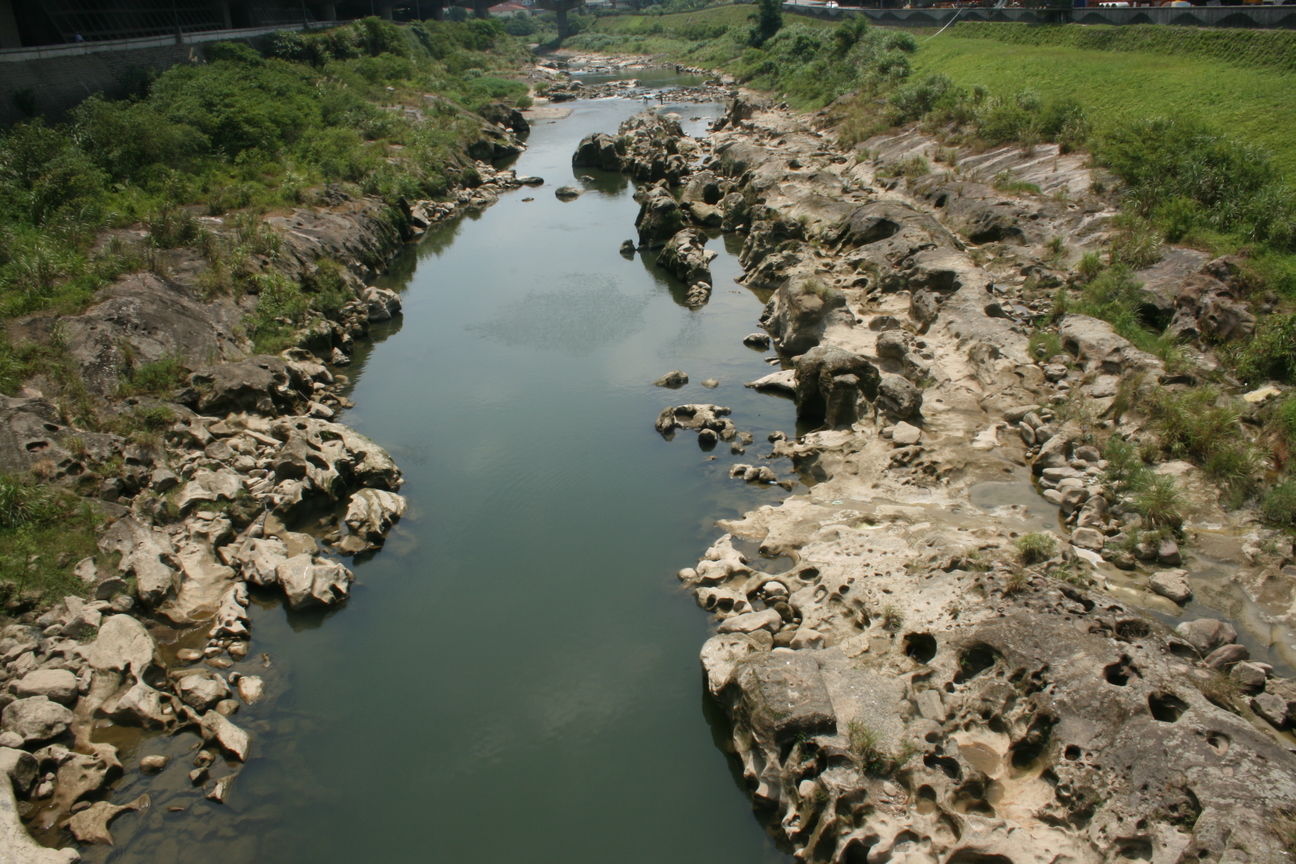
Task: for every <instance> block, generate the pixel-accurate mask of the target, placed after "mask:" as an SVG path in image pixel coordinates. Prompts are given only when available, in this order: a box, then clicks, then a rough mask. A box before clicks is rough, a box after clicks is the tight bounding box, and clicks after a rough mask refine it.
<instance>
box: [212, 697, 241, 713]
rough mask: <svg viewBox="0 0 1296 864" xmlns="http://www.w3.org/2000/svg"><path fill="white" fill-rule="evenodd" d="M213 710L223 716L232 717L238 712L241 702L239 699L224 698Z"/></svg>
mask: <svg viewBox="0 0 1296 864" xmlns="http://www.w3.org/2000/svg"><path fill="white" fill-rule="evenodd" d="M212 710H213V711H215V712H216V713H217V714H220V715H221V716H224V717H232V716H234V714H235V713H237V712H238V710H239V703H238V700H237V699H222V700H220V701H219V702H217V703H216V704H215V706H213V708H212Z"/></svg>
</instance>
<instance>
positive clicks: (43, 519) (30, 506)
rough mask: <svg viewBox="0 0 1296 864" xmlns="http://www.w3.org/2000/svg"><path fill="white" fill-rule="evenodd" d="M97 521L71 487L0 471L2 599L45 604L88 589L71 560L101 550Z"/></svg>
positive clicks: (88, 507)
mask: <svg viewBox="0 0 1296 864" xmlns="http://www.w3.org/2000/svg"><path fill="white" fill-rule="evenodd" d="M97 524H98V518H97V516H96V515H95V513H94V511H93V510H92V508H91V507H90V505H89V504H87V503H86V502H84V501H82V500H80V499H78V498H77V497H76V496H75V495H74V494H73V493H71V492H70V491H67V490H60V489H54V488H52V487H50V486H48V485H44V484H40V483H39V482H38V481H36V480H35V478H33V477H22V476H17V475H12V474H8V475H0V601H4V602H13V601H17V603H18V604H20V605H26V606H31V605H42V604H45V603H49V602H52V601H54V600H56V599H58V598H60V597H63V596H66V595H68V594H81V593H83V592H84V590H85V587H84V586H83V585H82V584H81V581H80V579H78V578H77V577H76V576H74V575H73V574H72V573H71V565H72V564H75V563H76V562H77V561H79V560H80V559H82V558H85V557H87V556H92V555H94V554H96V548H95V534H94V532H95V527H96V525H97Z"/></svg>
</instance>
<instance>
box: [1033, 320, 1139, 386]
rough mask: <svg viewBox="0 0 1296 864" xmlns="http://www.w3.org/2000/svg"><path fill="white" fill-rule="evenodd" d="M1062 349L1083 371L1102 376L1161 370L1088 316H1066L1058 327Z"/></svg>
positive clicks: (1106, 327)
mask: <svg viewBox="0 0 1296 864" xmlns="http://www.w3.org/2000/svg"><path fill="white" fill-rule="evenodd" d="M1058 336H1060V337H1061V339H1062V347H1063V348H1064V349H1066V350H1067V351H1069V352H1070V353H1071V354H1073V355H1075V357H1076V358H1077V359H1079V360H1081V361H1083V362H1084V364H1085V371H1087V372H1096V373H1098V374H1104V375H1124V374H1128V373H1132V372H1155V373H1157V374H1160V372H1161V370H1162V369H1163V368H1164V364H1162V363H1161V361H1160V360H1158V359H1157V358H1156V357H1154V356H1153V355H1151V354H1149V353H1147V352H1146V351H1140V350H1139V349H1137V348H1135V347H1134V346H1133V345H1132V344H1130V341H1129V340H1128V339H1126V338H1125V337H1124V336H1121V335H1119V334H1117V333H1116V331H1115V330H1113V329H1112V325H1110V324H1108V323H1107V322H1106V321H1102V320H1100V319H1098V318H1092V317H1090V316H1088V315H1067V316H1066V317H1064V318H1063V319H1062V321H1061V322H1060V323H1059V324H1058Z"/></svg>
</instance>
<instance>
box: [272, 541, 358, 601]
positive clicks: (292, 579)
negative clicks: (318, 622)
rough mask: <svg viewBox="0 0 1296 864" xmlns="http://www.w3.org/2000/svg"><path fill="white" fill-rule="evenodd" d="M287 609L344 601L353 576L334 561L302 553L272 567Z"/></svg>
mask: <svg viewBox="0 0 1296 864" xmlns="http://www.w3.org/2000/svg"><path fill="white" fill-rule="evenodd" d="M275 574H276V575H277V576H278V578H279V584H280V585H282V586H283V589H284V594H285V595H287V597H288V607H289V608H290V609H305V608H308V607H311V606H335V605H337V604H338V603H341V602H342V601H343V600H345V599H346V598H347V595H348V594H349V593H350V590H351V582H352V580H354V579H355V577H354V576H353V575H352V574H351V571H350V570H348V569H347V568H345V567H343V566H342V565H341V564H339V563H338V562H336V561H330V560H328V559H326V558H320V557H318V556H315V555H309V554H302V555H294V556H293V557H292V558H288V559H286V560H285V561H283V562H282V563H280V564H279V566H278V567H276V568H275Z"/></svg>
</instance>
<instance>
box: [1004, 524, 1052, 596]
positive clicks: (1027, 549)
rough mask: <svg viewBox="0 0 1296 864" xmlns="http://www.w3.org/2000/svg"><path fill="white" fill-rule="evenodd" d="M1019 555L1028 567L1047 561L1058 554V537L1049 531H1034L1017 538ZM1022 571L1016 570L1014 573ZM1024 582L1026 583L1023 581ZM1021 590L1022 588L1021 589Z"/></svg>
mask: <svg viewBox="0 0 1296 864" xmlns="http://www.w3.org/2000/svg"><path fill="white" fill-rule="evenodd" d="M1015 545H1016V547H1017V557H1018V558H1019V559H1020V560H1021V563H1022V564H1023V565H1025V566H1027V567H1030V566H1031V565H1033V564H1038V563H1040V562H1041V561H1047V560H1048V559H1050V558H1052V557H1053V556H1054V555H1056V554H1057V549H1058V545H1057V538H1056V537H1054V536H1053V535H1052V534H1050V533H1049V532H1047V531H1032V532H1031V533H1030V534H1023V535H1022V536H1021V537H1018V538H1017V543H1016V544H1015ZM1020 573H1021V571H1020V570H1017V571H1014V575H1017V574H1020ZM1023 584H1024V583H1023ZM1019 590H1020V589H1019Z"/></svg>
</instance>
